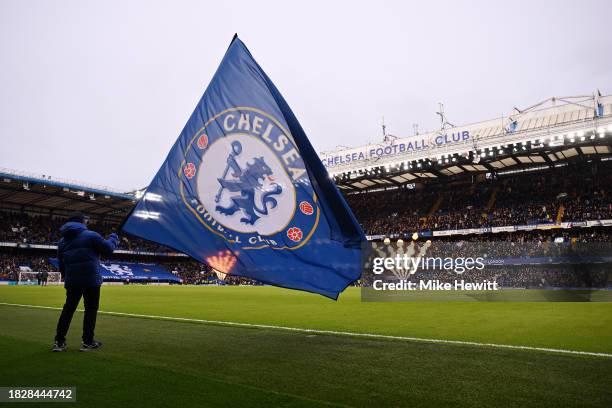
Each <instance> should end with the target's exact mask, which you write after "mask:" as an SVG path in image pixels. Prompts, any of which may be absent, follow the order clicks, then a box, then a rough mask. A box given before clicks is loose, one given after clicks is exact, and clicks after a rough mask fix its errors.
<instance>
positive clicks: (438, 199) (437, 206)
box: [427, 193, 444, 218]
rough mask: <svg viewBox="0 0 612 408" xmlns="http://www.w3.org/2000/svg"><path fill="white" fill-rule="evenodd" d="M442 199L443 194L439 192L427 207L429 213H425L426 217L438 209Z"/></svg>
mask: <svg viewBox="0 0 612 408" xmlns="http://www.w3.org/2000/svg"><path fill="white" fill-rule="evenodd" d="M442 201H444V195H443V194H442V193H440V194H439V195H438V198H437V199H436V201H435V202H434V204H433V205H432V206H431V208H430V209H429V213H427V218H429V217H432V216H433V215H434V214H435V213H436V212H437V211H438V210H439V209H440V206H441V205H442Z"/></svg>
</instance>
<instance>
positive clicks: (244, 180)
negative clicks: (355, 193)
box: [215, 141, 283, 225]
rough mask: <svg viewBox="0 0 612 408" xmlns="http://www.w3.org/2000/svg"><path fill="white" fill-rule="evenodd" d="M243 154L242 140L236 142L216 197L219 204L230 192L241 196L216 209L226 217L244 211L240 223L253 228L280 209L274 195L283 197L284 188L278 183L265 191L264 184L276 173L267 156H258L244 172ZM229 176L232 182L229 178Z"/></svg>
mask: <svg viewBox="0 0 612 408" xmlns="http://www.w3.org/2000/svg"><path fill="white" fill-rule="evenodd" d="M241 153H242V144H241V143H240V142H239V141H234V142H232V152H231V153H230V154H229V156H228V157H227V166H226V167H225V171H224V172H223V175H222V177H220V178H218V179H217V180H218V181H219V191H218V192H217V195H216V196H215V202H216V203H219V202H220V201H221V195H222V194H223V193H224V192H225V191H228V192H230V193H237V194H234V195H232V196H231V197H230V201H231V204H230V205H229V206H226V207H224V206H222V205H217V206H216V207H215V210H216V211H218V212H219V213H221V214H223V215H233V214H235V213H236V212H237V211H242V213H243V217H242V218H240V222H243V223H245V224H249V225H253V224H255V222H256V221H257V220H258V219H259V218H261V216H266V215H268V212H269V210H271V209H273V208H274V207H276V205H277V204H278V202H277V200H276V198H274V196H276V195H278V194H280V193H281V192H282V191H283V189H282V187H281V186H280V185H279V184H277V183H272V184H270V185H269V186H268V188H266V189H265V190H264V185H263V183H262V182H263V181H264V180H265V179H266V178H267V179H268V180H269V181H273V180H274V179H273V178H272V176H273V174H272V173H273V172H272V169H271V168H270V166H268V165H267V164H266V162H265V160H264V158H263V157H255V158H253V160H252V162H249V163H247V164H246V166H245V168H244V169H242V168H241V167H240V165H239V164H238V162H237V161H236V157H237V156H239V155H240V154H241ZM228 175H230V176H231V177H232V179H228V178H227V177H228ZM257 191H261V194H260V195H259V199H257V198H256V192H257Z"/></svg>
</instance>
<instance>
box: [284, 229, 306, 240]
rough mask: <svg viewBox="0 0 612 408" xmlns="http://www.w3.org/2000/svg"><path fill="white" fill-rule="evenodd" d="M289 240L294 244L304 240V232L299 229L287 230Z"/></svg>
mask: <svg viewBox="0 0 612 408" xmlns="http://www.w3.org/2000/svg"><path fill="white" fill-rule="evenodd" d="M287 238H289V239H290V240H292V241H293V242H298V241H300V240H301V239H302V230H301V229H299V228H298V227H291V228H289V229H288V230H287Z"/></svg>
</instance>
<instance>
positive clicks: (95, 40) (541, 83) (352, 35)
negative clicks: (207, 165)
mask: <svg viewBox="0 0 612 408" xmlns="http://www.w3.org/2000/svg"><path fill="white" fill-rule="evenodd" d="M224 3H227V4H224ZM495 3H497V4H495ZM611 16H612V2H611V1H605V0H603V1H575V0H574V1H559V0H556V1H555V0H551V1H526V2H520V1H504V2H494V1H490V0H488V1H474V2H467V1H465V2H464V1H449V2H442V1H414V2H408V1H395V2H393V1H388V2H384V1H380V0H378V1H368V2H359V1H355V0H353V1H346V2H341V1H332V0H326V1H312V0H309V1H301V2H292V1H278V2H276V1H275V2H272V1H270V2H267V1H237V0H234V1H231V2H222V1H216V2H212V1H203V0H200V1H178V0H174V1H150V0H142V1H109V0H105V1H98V2H90V1H82V0H74V1H63V0H62V1H59V0H58V1H52V0H47V1H32V0H0V55H1V59H0V167H8V168H12V169H17V170H22V171H28V172H35V173H40V174H46V175H52V176H56V177H62V178H71V179H78V180H82V181H85V182H90V183H96V184H103V185H108V186H111V187H115V188H120V189H125V190H129V189H132V188H136V187H144V186H146V185H147V184H148V183H149V181H150V180H151V179H152V177H153V176H154V174H155V172H156V171H157V169H158V168H159V166H160V165H161V163H162V161H163V159H164V158H165V156H166V154H167V153H168V151H169V149H170V147H171V146H172V144H173V143H174V142H175V140H176V138H177V137H178V135H179V133H180V131H181V129H182V128H183V126H184V124H185V122H186V120H187V118H188V117H189V115H190V114H191V112H192V111H193V109H194V107H195V104H196V103H197V101H198V100H199V98H200V97H201V95H202V93H203V92H204V89H205V88H206V86H207V84H208V82H209V81H210V79H211V77H212V75H213V73H214V71H215V70H216V68H217V66H218V64H219V62H220V61H221V58H222V57H223V54H224V52H225V50H226V49H227V46H228V45H229V42H230V40H231V38H232V36H233V34H234V33H235V32H238V34H239V36H240V38H241V39H242V40H243V41H244V42H245V44H246V45H247V47H249V49H250V51H251V52H252V54H253V56H254V57H255V59H256V60H257V61H258V62H259V64H260V65H261V66H262V67H263V69H264V70H265V71H266V72H267V73H268V75H269V76H270V77H271V78H272V80H273V81H274V82H275V84H276V86H277V87H278V88H279V89H280V91H281V92H282V93H283V94H284V96H285V99H286V100H287V101H288V103H289V105H290V106H291V107H292V109H293V111H294V112H295V114H296V116H297V117H298V119H299V120H300V122H301V124H302V126H303V127H304V129H305V130H306V133H307V134H308V136H309V138H310V141H311V143H312V144H313V145H314V146H315V148H316V149H317V150H319V151H321V150H330V149H333V148H335V147H336V145H348V146H358V145H361V144H365V143H367V142H369V141H377V140H379V139H380V137H381V129H380V124H381V117H382V116H383V115H384V116H385V121H386V123H387V128H388V130H389V131H390V132H391V133H392V134H395V135H398V136H409V135H411V134H412V133H413V124H414V123H418V124H419V128H420V129H421V131H425V130H431V129H435V128H436V127H437V126H438V118H437V117H436V115H435V112H436V110H437V107H438V106H437V103H438V102H443V103H444V105H445V110H446V113H447V115H448V119H449V120H450V121H451V122H454V123H455V124H465V123H471V122H477V121H481V120H486V119H492V118H495V117H499V116H501V115H507V114H508V113H509V112H510V111H511V109H512V107H514V106H518V107H525V106H528V105H531V104H533V103H536V102H538V101H540V100H542V99H545V98H547V97H550V96H566V95H576V94H584V93H587V94H590V93H592V92H593V91H594V90H595V89H600V90H601V91H602V93H604V94H609V93H612V35H610V33H609V26H610V23H611Z"/></svg>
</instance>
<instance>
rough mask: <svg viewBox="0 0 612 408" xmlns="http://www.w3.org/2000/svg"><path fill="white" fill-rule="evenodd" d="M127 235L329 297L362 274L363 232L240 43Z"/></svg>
mask: <svg viewBox="0 0 612 408" xmlns="http://www.w3.org/2000/svg"><path fill="white" fill-rule="evenodd" d="M122 229H123V231H125V232H127V233H129V234H132V235H135V236H138V237H142V238H145V239H147V240H150V241H154V242H158V243H160V244H163V245H166V246H168V247H171V248H174V249H176V250H178V251H181V252H183V253H185V254H187V255H189V256H191V257H193V258H194V259H196V260H198V261H200V262H204V263H207V264H209V265H210V266H212V267H213V268H215V269H216V270H218V271H220V272H224V273H228V274H230V275H235V276H243V277H248V278H253V279H256V280H259V281H261V282H264V283H267V284H270V285H275V286H282V287H286V288H292V289H299V290H305V291H309V292H315V293H320V294H322V295H324V296H328V297H330V298H332V299H337V298H338V294H339V293H340V292H342V291H343V290H344V289H345V288H346V287H347V286H348V285H349V284H350V283H351V282H353V281H355V280H356V279H358V278H359V276H360V275H361V267H360V262H361V259H360V256H361V242H362V241H363V240H364V239H365V237H364V235H363V231H362V230H361V227H360V226H359V224H358V223H357V221H356V220H355V217H354V216H353V214H352V212H351V210H350V209H349V207H348V206H347V204H346V202H345V201H344V199H343V198H342V196H341V195H340V193H339V191H338V189H337V188H336V186H335V185H334V184H333V183H332V182H331V180H330V179H329V176H328V174H327V171H326V169H325V168H324V166H323V164H322V163H321V160H320V159H319V157H318V155H317V153H316V152H315V150H314V149H313V147H312V146H311V144H310V142H309V141H308V139H307V137H306V134H305V133H304V131H303V130H302V127H301V126H300V124H299V123H298V121H297V119H296V118H295V116H294V115H293V112H292V111H291V109H290V108H289V105H287V103H286V102H285V100H284V99H283V97H282V96H281V94H280V93H279V91H278V90H277V89H276V87H275V86H274V84H273V83H272V81H271V80H270V79H269V78H268V76H267V75H266V74H265V72H264V71H263V70H262V69H261V67H260V66H259V65H258V64H257V62H256V61H255V60H254V59H253V57H252V56H251V53H250V52H249V50H248V49H247V48H246V46H245V45H244V44H243V43H242V41H240V39H238V37H237V36H235V37H234V39H233V40H232V43H231V44H230V46H229V48H228V50H227V52H226V54H225V56H224V58H223V60H222V61H221V65H220V66H219V68H218V69H217V72H216V73H215V75H214V76H213V79H212V81H211V82H210V84H209V85H208V88H207V89H206V91H205V92H204V95H203V96H202V99H201V100H200V102H199V103H198V105H197V106H196V108H195V111H194V112H193V114H192V115H191V117H190V118H189V121H188V122H187V124H186V125H185V128H184V129H183V131H182V133H181V134H180V136H179V138H178V140H177V141H176V143H175V144H174V146H173V147H172V150H171V151H170V153H169V154H168V157H167V158H166V160H165V162H164V163H163V164H162V166H161V168H160V169H159V171H158V172H157V174H156V175H155V178H154V179H153V181H152V182H151V184H150V185H149V187H148V188H147V190H146V193H145V194H144V195H143V196H142V197H141V198H140V200H139V201H138V203H137V204H136V206H135V208H134V209H133V210H132V212H131V213H130V215H129V217H128V218H127V219H126V220H125V222H124V224H123V226H122Z"/></svg>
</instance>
